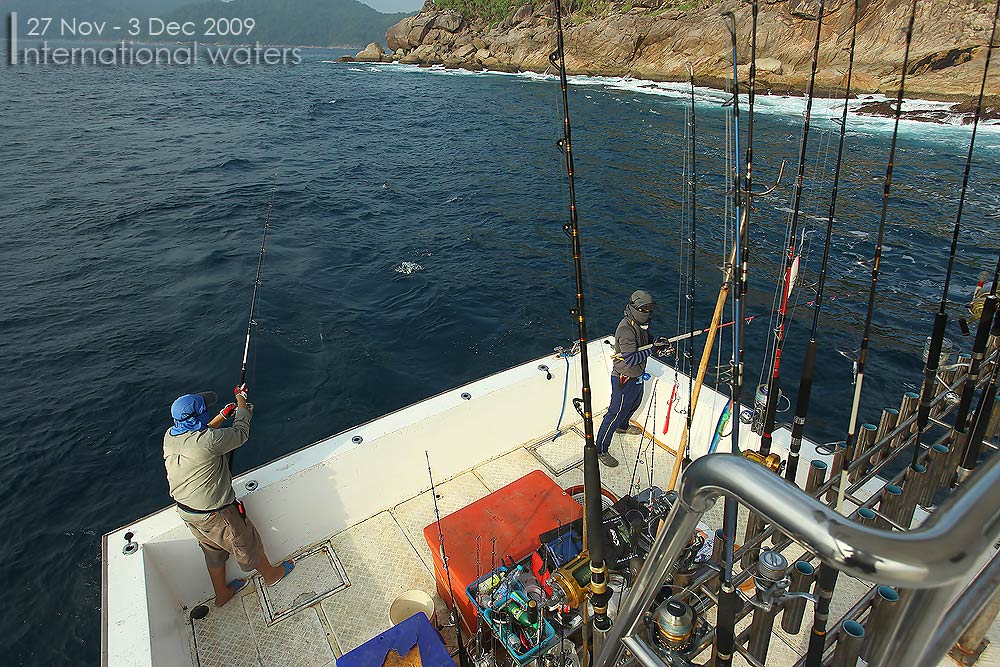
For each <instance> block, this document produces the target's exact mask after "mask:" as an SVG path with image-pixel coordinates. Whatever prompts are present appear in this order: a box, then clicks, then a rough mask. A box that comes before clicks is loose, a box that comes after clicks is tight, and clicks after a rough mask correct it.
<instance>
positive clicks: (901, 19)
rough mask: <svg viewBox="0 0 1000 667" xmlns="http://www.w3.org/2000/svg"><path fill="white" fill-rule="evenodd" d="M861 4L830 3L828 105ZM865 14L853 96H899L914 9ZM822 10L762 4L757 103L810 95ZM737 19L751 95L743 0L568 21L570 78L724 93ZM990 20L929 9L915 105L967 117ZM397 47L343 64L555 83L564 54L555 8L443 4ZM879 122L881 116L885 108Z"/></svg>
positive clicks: (998, 74)
mask: <svg viewBox="0 0 1000 667" xmlns="http://www.w3.org/2000/svg"><path fill="white" fill-rule="evenodd" d="M853 4H854V3H853V2H852V1H851V0H826V2H825V11H824V21H823V30H822V33H821V40H822V41H821V49H820V57H819V69H818V74H817V86H818V89H819V90H822V93H823V95H824V96H827V95H836V94H838V92H840V93H842V87H843V85H844V83H845V72H846V69H847V46H848V45H849V43H850V37H851V26H852V21H853ZM861 6H862V11H861V14H860V19H859V20H858V48H857V56H856V59H855V68H854V76H853V81H852V90H853V91H854V92H855V93H856V94H884V95H887V96H892V95H894V94H895V90H896V88H897V87H898V85H899V74H900V69H901V67H902V59H903V30H904V28H905V25H906V20H907V18H908V15H907V13H908V11H909V3H907V2H904V1H902V0H862V2H861ZM682 8H683V9H682ZM816 10H817V2H816V1H815V0H762V1H761V2H760V15H759V19H758V33H757V34H758V47H757V48H758V51H757V90H758V92H760V93H773V94H782V95H801V94H802V93H803V91H804V89H805V87H806V84H807V81H808V75H809V66H810V52H811V48H812V42H813V40H814V39H815V31H816V22H815V16H816ZM727 11H732V12H734V13H735V15H736V21H737V26H738V29H737V32H738V34H739V35H740V41H739V49H740V54H741V63H740V70H741V72H740V73H741V76H742V78H743V82H742V85H744V86H745V84H746V78H747V75H748V73H749V52H750V48H749V32H750V28H751V14H750V8H749V5H748V3H745V2H739V1H738V0H722V1H718V0H704V1H702V2H700V3H699V2H690V1H688V2H683V3H680V2H677V0H631V1H629V2H627V3H624V4H623V3H621V2H612V3H611V4H609V5H608V6H607V9H605V10H604V11H603V12H602V13H600V14H599V15H596V16H585V15H582V14H580V13H577V14H571V15H567V16H565V18H564V19H563V21H564V26H565V40H566V62H567V68H568V70H569V71H570V73H572V74H585V75H593V76H623V77H624V76H627V77H633V78H636V79H647V80H651V81H686V80H687V63H691V65H692V66H693V68H694V72H695V82H696V83H697V84H698V85H703V86H709V87H713V88H722V87H724V86H725V84H726V82H727V81H728V80H729V79H730V78H731V73H730V72H731V67H732V65H731V60H730V58H731V51H730V45H729V33H728V31H727V29H726V26H725V24H724V20H723V18H722V16H721V14H722V13H723V12H727ZM991 11H992V6H991V3H983V2H981V1H980V0H937V1H935V2H926V3H919V4H918V12H917V17H916V21H915V28H914V34H913V46H912V49H911V57H910V67H909V71H908V73H907V83H906V88H907V96H908V97H912V98H921V99H928V100H939V101H949V102H958V103H963V104H957V105H956V107H959V108H957V109H956V110H955V111H956V112H957V113H963V112H964V111H965V110H966V109H967V108H968V100H969V99H970V98H972V97H974V96H975V95H977V94H978V92H979V84H980V81H981V78H982V71H983V64H984V61H985V55H986V47H985V44H986V42H987V40H988V39H989V31H990V27H991V19H992V14H991ZM386 41H387V44H388V47H389V49H388V51H386V50H383V49H382V47H381V46H380V45H378V44H369V45H368V47H366V48H365V49H364V50H363V51H361V52H359V53H358V54H357V56H355V57H354V58H346V59H344V60H353V61H357V62H398V63H403V64H412V65H422V66H433V65H440V66H444V67H446V68H463V69H469V70H472V71H481V70H483V69H486V70H491V71H499V72H539V73H544V72H550V73H551V72H552V68H551V66H550V64H549V60H548V58H549V54H550V53H551V52H552V50H553V49H554V47H555V3H554V2H535V3H527V4H523V5H520V6H519V7H518V8H517V9H514V10H513V11H512V12H511V13H510V14H509V15H508V16H507V18H505V19H503V20H502V21H500V22H498V23H496V24H493V25H491V24H490V23H488V22H486V21H484V20H482V19H480V18H478V17H476V16H466V15H464V14H461V13H459V12H456V11H453V10H439V9H436V8H435V7H434V5H433V0H428V2H427V3H426V4H425V5H424V8H423V10H422V11H421V12H420V13H419V14H417V15H415V16H412V17H409V18H406V19H404V20H403V21H400V22H399V23H397V24H396V25H394V26H392V27H391V28H390V29H389V30H388V32H387V33H386ZM987 90H988V91H997V90H1000V67H997V68H993V74H992V75H991V76H990V79H989V81H988V83H987ZM991 102H992V106H991V111H990V115H991V116H992V117H994V118H996V117H1000V100H997V99H995V98H994V99H993V100H991ZM870 111H871V112H872V113H874V114H876V115H878V114H880V113H882V112H884V108H880V107H872V109H871V110H870ZM932 115H933V114H932ZM926 120H934V118H931V117H929V118H926Z"/></svg>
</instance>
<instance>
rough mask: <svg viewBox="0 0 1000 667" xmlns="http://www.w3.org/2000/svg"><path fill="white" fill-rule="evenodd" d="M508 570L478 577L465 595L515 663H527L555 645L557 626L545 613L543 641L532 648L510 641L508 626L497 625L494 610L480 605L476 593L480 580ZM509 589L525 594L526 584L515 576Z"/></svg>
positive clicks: (503, 569) (514, 625)
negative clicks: (510, 642) (553, 625)
mask: <svg viewBox="0 0 1000 667" xmlns="http://www.w3.org/2000/svg"><path fill="white" fill-rule="evenodd" d="M506 572H507V568H506V567H503V566H501V567H499V568H497V569H496V571H494V572H489V573H487V574H486V575H485V576H482V577H480V578H479V579H476V580H475V581H474V582H472V583H471V584H469V586H468V587H466V589H465V595H466V596H467V597H468V599H469V602H471V603H472V605H473V606H474V607H475V608H476V611H477V612H478V613H479V614H480V615H482V617H483V619H484V620H485V621H486V623H487V625H489V626H490V631H491V632H493V635H494V636H495V637H496V638H497V639H498V640H500V643H502V644H503V646H504V648H506V649H507V652H508V653H509V654H510V656H511V658H513V659H514V662H515V664H517V665H526V664H527V663H529V662H531V661H532V660H534V659H535V658H537V657H539V656H540V655H541V654H542V653H544V652H545V651H547V650H548V649H549V648H551V647H552V646H555V644H556V640H557V639H558V638H557V637H556V631H555V628H554V627H552V624H551V623H549V620H548V619H547V618H545V617H544V615H543V616H542V617H541V620H542V638H541V641H540V642H538V644H537V645H536V646H532V647H531V648H528V649H525V648H523V646H522V645H521V643H520V640H517V648H514V647H512V646H511V645H510V644H509V643H508V638H509V637H510V636H511V634H512V633H511V632H510V631H509V629H508V628H502V629H501V628H499V627H498V626H497V624H496V622H495V620H494V618H493V610H492V609H490V608H489V607H483V606H482V605H480V604H479V601H478V600H477V599H476V594H475V591H476V590H477V589H478V587H479V584H480V582H483V581H486V580H487V579H489V578H490V577H492V576H493V575H494V574H499V575H500V576H501V577H502V576H503V575H504V574H505V573H506ZM528 575H529V576H531V573H528ZM509 590H510V592H518V593H521V594H522V595H524V585H523V584H522V583H521V580H520V578H518V577H515V578H514V579H513V580H512V582H511V585H510V589H509ZM508 597H509V595H508ZM511 627H520V626H518V625H517V623H516V622H512V623H511ZM515 636H516V635H515Z"/></svg>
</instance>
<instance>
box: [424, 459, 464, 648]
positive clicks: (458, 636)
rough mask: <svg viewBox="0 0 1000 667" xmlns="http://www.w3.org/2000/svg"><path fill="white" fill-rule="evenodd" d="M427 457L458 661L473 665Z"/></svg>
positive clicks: (428, 461) (429, 462) (432, 475)
mask: <svg viewBox="0 0 1000 667" xmlns="http://www.w3.org/2000/svg"><path fill="white" fill-rule="evenodd" d="M424 458H426V459H427V477H428V478H429V479H430V480H431V498H432V499H433V500H434V520H435V521H437V529H438V546H439V547H440V549H441V564H442V565H443V566H444V576H445V579H446V580H447V582H448V596H449V597H450V598H451V621H452V623H454V624H455V640H456V641H457V642H458V663H459V665H460V667H471V666H470V662H469V656H468V654H467V653H466V651H465V642H464V641H462V617H461V614H459V611H458V599H457V598H456V597H455V591H454V590H453V589H452V587H451V570H450V569H449V568H448V552H447V551H445V548H444V530H442V528H441V512H440V511H439V510H438V500H437V488H435V486H434V473H433V472H431V454H430V452H428V451H427V450H426V449H425V450H424Z"/></svg>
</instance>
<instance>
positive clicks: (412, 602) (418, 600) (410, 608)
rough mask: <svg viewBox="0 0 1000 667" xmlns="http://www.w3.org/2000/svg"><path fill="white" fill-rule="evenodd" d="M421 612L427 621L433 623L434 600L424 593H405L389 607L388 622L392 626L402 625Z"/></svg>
mask: <svg viewBox="0 0 1000 667" xmlns="http://www.w3.org/2000/svg"><path fill="white" fill-rule="evenodd" d="M421 611H422V612H424V615H425V616H427V620H429V621H430V622H431V623H434V599H433V598H431V596H430V595H428V594H427V593H425V592H424V591H406V592H405V593H403V594H402V595H400V596H399V597H397V598H396V599H395V600H393V601H392V604H391V605H389V622H390V623H392V624H393V625H396V624H397V623H402V622H403V621H405V620H406V619H408V618H409V617H410V616H413V615H414V614H416V613H417V612H421Z"/></svg>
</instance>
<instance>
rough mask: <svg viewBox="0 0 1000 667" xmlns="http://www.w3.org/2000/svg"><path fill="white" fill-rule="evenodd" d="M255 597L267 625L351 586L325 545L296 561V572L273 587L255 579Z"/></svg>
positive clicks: (331, 548)
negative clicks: (257, 598) (257, 597)
mask: <svg viewBox="0 0 1000 667" xmlns="http://www.w3.org/2000/svg"><path fill="white" fill-rule="evenodd" d="M256 578H257V594H258V596H259V597H260V604H261V607H262V608H263V610H264V619H265V621H266V622H267V624H268V625H274V624H275V623H277V622H279V621H281V620H282V619H285V618H288V617H289V616H291V615H292V614H294V613H296V612H297V611H299V610H300V609H303V608H304V607H309V606H311V605H313V604H315V603H317V602H319V601H320V600H323V599H325V598H328V597H330V596H331V595H333V594H334V593H337V592H339V591H342V590H344V589H345V588H347V587H348V586H350V585H351V582H350V581H349V580H348V578H347V573H346V572H345V571H344V566H343V565H342V564H341V563H340V559H339V558H338V557H337V554H336V552H335V551H334V550H333V547H332V546H330V543H329V542H324V543H323V544H321V545H319V546H318V547H316V548H315V549H313V550H311V551H307V552H306V553H304V554H302V555H301V556H298V557H297V558H296V559H295V569H294V570H292V571H291V572H290V573H289V574H288V576H287V577H285V579H283V580H282V581H281V582H280V583H278V584H276V585H275V586H273V587H272V586H268V585H266V584H265V583H264V580H263V578H262V577H261V576H260V575H257V577H256Z"/></svg>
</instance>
